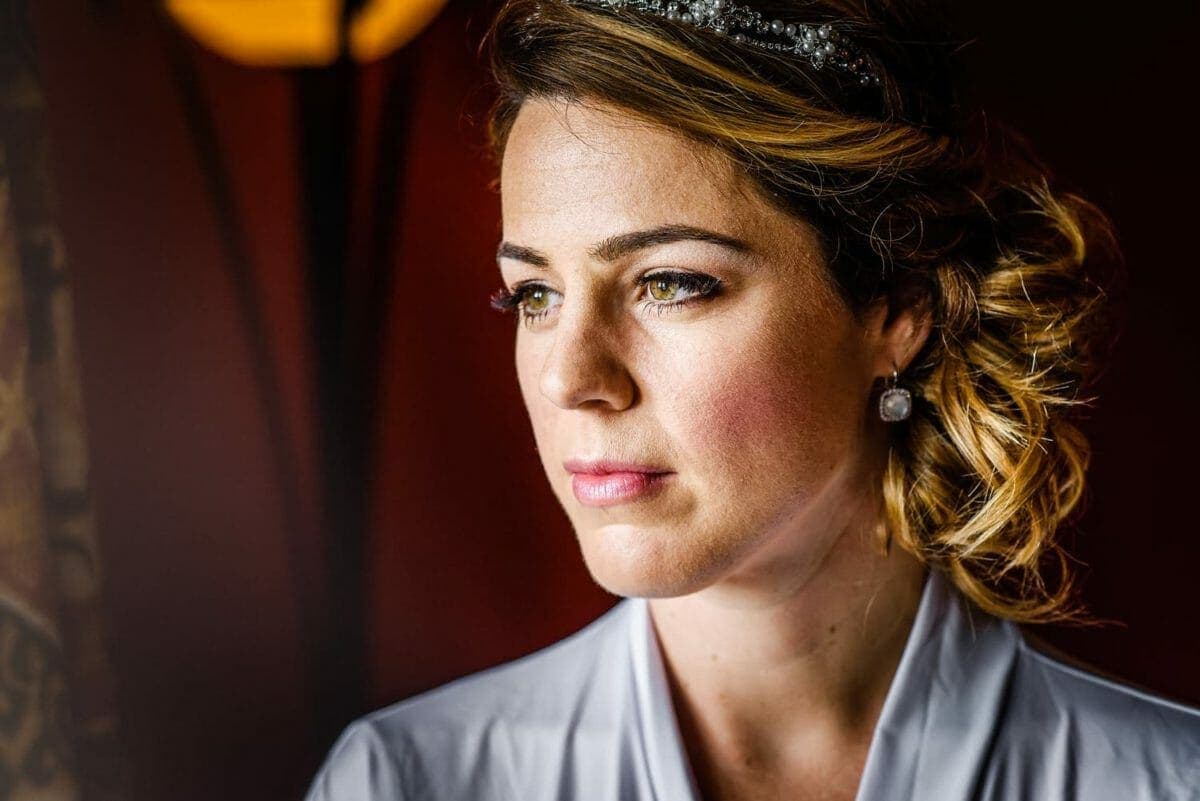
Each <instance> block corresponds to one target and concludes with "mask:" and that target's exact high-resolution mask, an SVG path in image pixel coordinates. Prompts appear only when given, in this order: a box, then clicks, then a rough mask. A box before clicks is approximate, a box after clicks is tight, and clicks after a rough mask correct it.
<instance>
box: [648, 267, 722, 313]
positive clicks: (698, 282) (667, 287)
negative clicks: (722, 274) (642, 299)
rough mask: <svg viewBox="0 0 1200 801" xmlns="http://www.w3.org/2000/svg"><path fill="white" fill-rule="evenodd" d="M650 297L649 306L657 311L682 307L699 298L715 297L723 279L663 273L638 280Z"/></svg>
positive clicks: (693, 274)
mask: <svg viewBox="0 0 1200 801" xmlns="http://www.w3.org/2000/svg"><path fill="white" fill-rule="evenodd" d="M638 283H639V284H640V285H644V286H645V287H646V288H647V290H648V292H649V295H650V300H648V301H647V304H648V305H649V306H652V307H655V308H657V309H662V308H674V307H676V306H682V305H684V304H685V303H689V302H691V301H693V300H697V299H699V298H705V297H708V296H710V295H715V294H716V293H717V290H719V289H720V288H721V279H719V278H713V277H712V276H711V275H700V274H698V273H679V272H662V273H654V274H652V275H645V276H642V277H641V278H640V279H638Z"/></svg>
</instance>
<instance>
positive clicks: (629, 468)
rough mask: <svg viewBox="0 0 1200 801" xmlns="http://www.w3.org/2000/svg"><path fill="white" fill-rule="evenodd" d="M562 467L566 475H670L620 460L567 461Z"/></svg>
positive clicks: (660, 470) (645, 465) (647, 466)
mask: <svg viewBox="0 0 1200 801" xmlns="http://www.w3.org/2000/svg"><path fill="white" fill-rule="evenodd" d="M563 467H564V468H566V470H567V472H568V473H586V474H589V475H596V476H599V475H604V474H605V473H670V472H671V471H670V470H667V469H666V468H662V467H655V466H653V465H648V464H639V463H637V462H628V461H623V460H620V459H567V460H566V461H565V462H563Z"/></svg>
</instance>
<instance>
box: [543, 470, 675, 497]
mask: <svg viewBox="0 0 1200 801" xmlns="http://www.w3.org/2000/svg"><path fill="white" fill-rule="evenodd" d="M563 467H565V468H566V469H567V472H569V473H571V490H572V491H573V492H574V493H575V498H576V499H577V500H578V501H579V502H580V503H581V504H583V505H584V506H615V505H617V504H621V503H629V502H631V501H635V500H640V499H643V498H648V497H649V496H650V495H652V494H653V493H655V492H656V491H657V490H659V489H661V488H662V486H663V484H664V483H665V482H666V479H667V478H669V477H670V476H671V475H672V473H671V471H669V470H663V469H661V468H658V467H651V466H648V465H639V464H632V463H629V462H617V461H613V460H607V459H601V460H596V461H590V462H588V461H583V460H580V459H568V460H567V461H565V462H563Z"/></svg>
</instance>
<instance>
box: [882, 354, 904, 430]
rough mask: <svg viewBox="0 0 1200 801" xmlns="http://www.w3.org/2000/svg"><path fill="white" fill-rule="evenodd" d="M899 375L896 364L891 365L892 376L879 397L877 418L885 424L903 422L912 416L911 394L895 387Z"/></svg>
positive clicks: (899, 387) (902, 388)
mask: <svg viewBox="0 0 1200 801" xmlns="http://www.w3.org/2000/svg"><path fill="white" fill-rule="evenodd" d="M898 382H899V374H898V373H897V372H896V364H895V362H893V363H892V376H891V378H889V379H888V385H887V389H885V390H884V391H883V394H882V395H880V396H879V417H880V419H882V420H883V421H884V422H886V423H895V422H898V421H900V420H905V419H907V418H908V416H909V415H910V414H912V393H911V392H909V391H908V390H907V389H905V388H904V387H901V386H897V384H898Z"/></svg>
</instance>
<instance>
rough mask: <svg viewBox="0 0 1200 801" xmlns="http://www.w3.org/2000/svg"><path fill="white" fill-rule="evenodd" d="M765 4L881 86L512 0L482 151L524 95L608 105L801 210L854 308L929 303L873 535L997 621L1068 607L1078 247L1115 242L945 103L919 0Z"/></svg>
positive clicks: (954, 100) (1030, 159) (1008, 139)
mask: <svg viewBox="0 0 1200 801" xmlns="http://www.w3.org/2000/svg"><path fill="white" fill-rule="evenodd" d="M765 5H766V4H764V8H763V10H764V12H765V13H766V14H767V18H768V19H770V18H773V17H775V16H778V17H780V18H786V19H793V20H800V21H805V22H810V23H820V22H823V21H826V20H830V19H838V20H840V21H841V24H842V26H843V28H844V29H846V28H848V29H849V30H850V32H851V35H853V36H854V37H855V39H856V40H857V41H859V42H860V43H861V44H863V45H864V46H865V47H866V49H868V50H870V51H871V52H873V53H875V54H876V56H877V58H878V60H879V62H880V64H881V65H882V70H881V72H882V73H883V75H882V76H881V77H882V85H881V86H879V87H861V86H857V85H856V84H854V83H852V82H851V81H849V80H846V79H845V76H841V75H839V74H837V73H836V72H834V71H830V70H824V71H821V72H820V73H817V72H816V71H814V70H813V69H812V68H811V67H810V66H809V65H807V63H806V62H803V61H802V60H800V59H795V58H793V57H790V56H788V55H781V54H777V53H773V52H769V51H762V52H751V51H750V49H749V48H744V47H739V46H737V45H736V44H735V43H732V42H729V41H728V40H727V39H723V38H722V37H719V36H714V35H709V34H702V33H698V32H696V31H694V30H691V29H689V28H688V27H687V26H684V25H681V24H678V23H670V22H665V21H663V20H661V19H658V18H654V17H650V16H639V15H636V14H634V13H632V12H622V13H611V12H609V11H606V10H602V9H598V8H583V7H578V6H572V5H569V4H567V3H563V2H559V1H558V0H541V2H539V3H535V2H532V1H531V0H508V2H506V3H504V4H503V6H502V7H501V8H500V9H499V11H498V13H497V14H496V16H495V18H494V19H493V22H492V25H491V28H490V29H489V31H488V34H487V36H486V37H485V39H484V46H485V47H488V48H489V55H490V64H491V70H492V74H493V75H494V77H495V80H496V82H497V84H498V87H497V88H498V100H497V102H496V104H495V106H494V107H493V109H492V111H491V114H490V117H489V130H490V134H491V143H492V148H493V155H494V157H495V158H496V160H497V161H498V160H499V159H500V158H501V156H502V154H503V149H504V143H505V141H506V139H507V135H508V131H509V129H510V127H511V125H512V122H513V120H514V119H515V117H516V114H517V112H518V111H519V110H520V107H521V104H522V103H523V102H524V101H525V100H527V99H529V98H532V97H555V98H566V99H571V100H576V101H580V102H596V103H602V104H608V105H612V106H616V107H619V108H621V109H623V110H625V111H628V112H630V113H632V114H634V115H636V116H639V117H641V118H643V119H646V120H648V121H651V122H653V123H656V124H658V125H661V126H664V127H666V128H668V129H670V130H672V131H674V132H676V133H678V134H680V135H682V136H685V137H688V138H690V139H692V140H694V141H696V142H698V143H701V144H704V145H707V146H710V147H712V148H715V149H716V150H717V151H720V152H723V153H724V154H726V155H727V156H728V157H729V158H730V159H732V161H733V162H734V163H735V164H737V165H738V166H739V167H740V168H741V169H742V170H744V172H745V173H746V174H747V175H748V176H749V177H750V178H752V179H753V183H754V185H755V186H756V187H758V188H759V189H760V191H761V192H762V194H763V196H764V197H765V198H766V199H767V200H768V201H770V202H771V203H772V204H774V205H775V206H776V207H778V208H780V209H782V210H784V211H786V212H787V213H789V214H793V215H796V216H799V217H801V218H803V219H805V220H808V221H809V222H811V223H813V224H814V225H815V227H816V228H817V230H818V231H820V232H821V235H822V238H823V240H824V242H823V244H824V246H825V252H826V253H827V254H829V259H828V262H829V266H830V270H831V273H832V278H833V279H834V281H835V283H836V285H837V287H838V290H839V292H840V293H841V294H842V296H843V297H844V298H845V300H846V301H847V305H848V306H849V308H851V309H852V310H853V311H854V312H855V313H856V314H857V313H859V312H861V311H862V310H863V309H864V308H866V306H867V305H868V304H870V303H871V302H872V301H875V300H878V299H879V298H887V299H888V301H889V304H890V305H891V306H892V307H893V308H896V307H903V306H907V305H910V304H924V305H926V307H927V310H928V313H930V314H931V315H932V317H933V332H932V334H931V335H930V337H929V338H928V340H927V341H926V343H925V345H924V347H923V348H922V350H921V352H920V353H918V354H916V356H915V357H914V358H913V360H912V363H911V365H910V366H909V368H908V370H907V373H906V376H905V379H904V380H905V383H906V386H908V387H909V388H910V389H911V390H912V392H913V396H914V409H913V412H912V415H911V417H910V419H909V420H908V421H906V422H905V423H901V424H893V425H892V426H891V431H892V435H891V436H892V441H891V448H890V453H889V455H888V461H887V467H886V470H885V473H884V477H883V487H882V492H883V498H884V506H885V511H886V514H885V517H886V528H887V530H888V536H889V538H892V537H894V541H895V542H896V543H897V544H898V545H899V546H900V547H903V548H905V549H906V550H908V551H909V552H911V553H913V554H914V555H916V556H917V557H918V558H920V559H921V560H922V561H923V562H925V563H926V564H929V565H931V566H933V567H935V568H937V569H940V570H941V571H943V572H944V573H945V574H946V575H948V576H949V577H950V578H951V580H952V581H953V582H954V583H955V585H956V586H957V587H958V588H959V589H960V590H961V591H962V592H963V593H964V594H965V595H967V596H968V597H969V598H971V599H972V600H973V601H974V602H975V603H977V604H978V605H979V606H980V607H982V608H983V609H985V610H987V611H989V612H991V613H993V614H996V615H999V616H1001V617H1006V618H1009V619H1013V620H1018V621H1025V622H1047V621H1054V620H1060V621H1061V620H1067V619H1076V620H1080V619H1083V618H1084V615H1082V613H1081V609H1080V606H1079V604H1078V603H1077V601H1076V600H1075V594H1074V592H1073V584H1074V571H1073V570H1072V566H1071V562H1070V558H1069V557H1068V555H1067V553H1066V551H1065V550H1064V549H1063V547H1062V546H1061V544H1060V543H1059V540H1058V536H1057V534H1058V532H1059V530H1060V529H1061V527H1062V526H1063V524H1064V522H1066V521H1068V518H1069V517H1070V516H1071V515H1072V513H1073V512H1074V511H1076V510H1077V509H1078V507H1079V502H1080V499H1081V497H1082V494H1083V491H1084V478H1085V473H1086V470H1087V466H1088V462H1089V458H1090V447H1089V444H1088V441H1087V439H1086V437H1085V436H1084V434H1083V433H1082V432H1081V430H1080V429H1079V428H1078V426H1077V425H1076V422H1075V418H1077V417H1078V415H1079V412H1080V410H1081V409H1082V408H1085V407H1087V406H1088V405H1089V404H1090V403H1091V402H1092V401H1093V400H1094V398H1093V397H1087V396H1086V395H1085V392H1086V391H1087V390H1088V388H1089V385H1090V383H1091V381H1093V380H1094V378H1095V374H1096V365H1097V364H1098V359H1097V356H1098V354H1099V351H1100V345H1101V344H1102V343H1103V342H1105V341H1106V340H1105V339H1104V337H1103V335H1104V334H1105V333H1108V332H1111V331H1112V330H1113V329H1112V327H1111V326H1110V324H1109V322H1110V321H1109V318H1108V316H1107V315H1106V314H1104V313H1103V312H1107V311H1109V310H1110V308H1111V304H1109V303H1108V302H1107V300H1108V296H1107V294H1106V292H1105V289H1104V288H1103V285H1104V283H1105V282H1104V281H1101V280H1099V276H1098V274H1097V273H1096V270H1095V265H1094V264H1093V261H1094V258H1093V251H1095V250H1097V247H1096V246H1098V245H1099V246H1103V247H1102V248H1100V250H1102V251H1103V252H1107V253H1108V254H1110V255H1113V256H1115V255H1116V252H1117V251H1116V247H1115V243H1114V239H1113V237H1112V234H1111V230H1112V229H1111V225H1110V224H1109V222H1108V220H1107V219H1106V218H1105V216H1104V215H1103V213H1102V212H1100V211H1099V209H1097V208H1096V207H1095V206H1094V205H1092V204H1091V203H1089V202H1088V201H1086V200H1085V199H1083V198H1082V197H1080V196H1078V195H1076V194H1073V193H1068V192H1062V191H1059V190H1057V189H1055V188H1053V187H1052V183H1051V179H1050V176H1049V174H1048V171H1047V170H1046V168H1045V167H1044V166H1043V165H1041V164H1040V163H1039V162H1038V161H1037V160H1036V158H1035V157H1034V156H1033V154H1032V151H1031V149H1030V148H1029V146H1028V143H1027V142H1026V141H1024V140H1023V139H1022V138H1021V137H1020V136H1018V135H1017V134H1015V133H1014V132H1012V131H1009V130H1007V129H1003V128H1001V127H999V126H997V125H996V124H995V123H993V122H991V121H988V122H987V124H986V125H985V124H984V118H983V117H982V115H981V114H978V113H975V114H967V113H964V110H965V109H967V108H968V106H966V104H964V103H963V102H962V99H961V97H960V94H961V92H960V89H959V87H957V86H955V85H954V83H953V81H952V78H951V76H952V75H953V74H954V70H953V69H952V67H951V64H950V61H949V59H950V56H949V54H948V52H947V50H946V49H945V48H939V47H936V46H934V45H932V44H928V42H931V41H934V40H935V37H934V36H933V35H931V34H930V32H929V31H927V30H926V31H923V30H921V27H920V26H921V25H922V24H924V23H925V22H927V21H928V20H935V21H936V16H935V15H932V14H931V13H930V9H928V8H926V7H925V6H923V5H919V4H918V3H916V2H909V3H897V2H884V1H883V0H880V1H878V2H871V3H867V5H869V6H870V8H869V9H864V8H863V6H862V5H857V4H853V3H849V2H835V0H826V2H821V3H818V2H791V3H782V4H781V3H776V4H773V5H771V6H770V8H766V7H765ZM935 24H936V23H935ZM939 38H940V39H941V40H942V41H945V37H944V36H941V37H939ZM914 42H916V44H914ZM921 42H925V44H921ZM1102 263H1106V264H1108V265H1109V266H1115V265H1116V263H1117V261H1116V260H1115V259H1110V260H1108V261H1107V262H1102Z"/></svg>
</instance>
